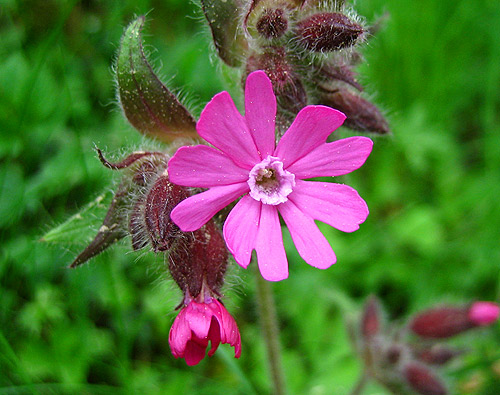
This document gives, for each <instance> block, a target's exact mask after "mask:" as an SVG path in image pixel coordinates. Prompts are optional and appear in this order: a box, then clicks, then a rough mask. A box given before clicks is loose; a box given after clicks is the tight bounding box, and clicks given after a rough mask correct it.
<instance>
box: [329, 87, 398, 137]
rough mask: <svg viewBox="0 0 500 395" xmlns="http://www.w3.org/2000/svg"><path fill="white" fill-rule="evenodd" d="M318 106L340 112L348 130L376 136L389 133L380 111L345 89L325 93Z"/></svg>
mask: <svg viewBox="0 0 500 395" xmlns="http://www.w3.org/2000/svg"><path fill="white" fill-rule="evenodd" d="M320 104H324V105H326V106H329V107H333V108H335V109H337V110H339V111H342V112H343V113H344V114H345V115H346V116H347V119H346V120H345V122H344V126H346V127H348V128H350V129H353V130H357V131H359V132H371V133H378V134H387V133H389V125H388V124H387V121H386V120H385V118H384V116H383V115H382V113H381V112H380V110H379V109H378V108H377V107H376V106H375V105H374V104H372V103H370V102H369V101H368V100H366V99H363V98H362V97H361V96H359V95H356V94H354V93H352V92H350V91H349V90H347V89H339V90H337V91H335V92H328V93H325V94H324V95H323V96H322V97H321V99H320Z"/></svg>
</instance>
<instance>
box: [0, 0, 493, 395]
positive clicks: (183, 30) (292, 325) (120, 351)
mask: <svg viewBox="0 0 500 395" xmlns="http://www.w3.org/2000/svg"><path fill="white" fill-rule="evenodd" d="M357 3H358V4H357V5H356V6H357V10H358V11H359V13H360V14H361V15H365V16H366V18H367V20H368V21H369V22H374V21H376V20H377V18H378V17H380V16H381V15H382V14H383V12H387V13H388V14H389V16H390V17H389V18H388V19H387V22H386V24H385V27H384V28H383V29H382V30H381V31H380V32H379V33H378V34H377V36H376V37H375V38H373V39H372V40H371V41H370V44H369V45H368V46H367V47H366V48H365V51H364V53H365V56H366V59H367V60H368V62H367V64H366V65H363V66H362V67H361V68H360V72H361V74H362V76H363V78H362V79H363V83H365V85H367V86H368V87H369V88H368V90H369V92H370V93H372V94H373V95H374V97H375V98H376V102H377V103H378V104H379V105H381V106H382V107H384V108H385V109H386V110H387V114H388V115H389V119H390V121H391V127H392V130H393V136H392V137H389V138H380V139H377V140H376V144H375V149H374V151H373V154H372V155H371V157H370V158H369V160H368V162H367V164H366V165H365V166H364V167H363V168H362V169H360V170H358V171H356V172H355V173H353V174H351V175H348V176H346V177H344V178H345V182H347V183H349V184H350V185H352V186H354V187H355V188H356V189H357V190H358V191H359V192H360V194H361V195H362V196H363V197H364V198H365V199H366V201H367V203H368V205H369V207H370V210H371V215H370V217H369V218H368V221H367V222H366V223H365V224H364V225H363V226H362V227H361V229H360V230H359V231H358V232H355V233H353V234H342V233H341V232H338V231H336V230H334V229H331V228H329V227H327V226H324V227H322V230H323V232H324V233H325V234H326V235H327V237H328V238H329V239H330V240H331V243H332V245H333V247H334V250H335V252H336V254H337V256H338V263H337V264H336V265H335V266H334V267H332V268H331V269H329V270H327V271H319V270H317V269H313V268H311V267H309V266H308V265H306V264H304V262H303V261H302V260H301V259H300V258H299V257H298V254H297V253H296V251H295V249H294V247H293V244H292V243H291V242H290V240H289V236H287V241H288V244H287V245H288V246H289V247H290V248H289V250H288V251H289V256H290V261H291V273H290V278H289V279H288V280H286V281H283V282H281V283H278V284H275V285H274V286H273V287H274V289H275V291H276V298H277V303H278V309H279V314H280V318H281V326H282V333H281V335H282V341H283V348H284V363H285V367H286V375H287V378H288V386H289V390H290V392H291V393H307V394H315V395H316V394H318V395H319V394H332V393H334V394H340V395H342V394H347V393H348V391H349V389H350V388H351V387H352V386H353V383H354V382H355V381H356V379H357V376H358V375H359V373H360V366H359V362H358V360H357V358H356V356H355V355H354V354H353V350H352V347H351V345H350V344H349V341H348V338H347V333H346V330H345V321H344V314H343V313H345V311H346V310H347V311H348V313H349V314H348V315H349V316H350V315H351V314H354V313H355V311H353V309H354V308H355V306H359V305H360V303H361V302H362V301H363V300H364V298H365V297H366V296H367V295H368V294H369V293H376V294H377V295H378V296H379V297H380V298H381V299H382V300H383V301H384V302H385V304H386V307H387V309H388V314H390V315H391V316H392V317H393V318H396V319H398V318H399V319H405V318H406V317H407V316H408V314H410V313H411V312H414V311H416V310H418V309H421V308H424V307H428V306H430V305H432V304H435V303H439V302H441V301H447V302H457V301H460V302H462V301H468V300H472V299H482V300H498V299H499V296H500V295H499V292H500V288H499V285H500V277H499V271H498V269H499V263H500V247H499V237H498V235H499V231H498V229H499V228H500V205H499V204H498V196H500V182H499V181H500V143H499V133H500V95H499V94H498V92H499V88H500V3H499V2H498V1H496V0H481V1H477V2H470V1H467V0H459V1H451V0H447V1H434V0H421V1H409V0H406V1H402V0H385V1H382V0H364V1H358V2H357ZM145 13H148V18H149V23H148V33H149V35H148V36H146V37H145V40H146V42H147V43H148V44H149V45H150V46H151V47H150V48H149V49H150V51H151V55H152V58H153V59H155V64H156V65H157V66H160V65H161V66H162V68H161V74H162V75H163V76H165V77H166V78H167V79H169V80H170V85H171V86H174V87H178V88H182V90H183V92H184V93H185V94H186V95H187V97H188V99H189V101H190V102H191V103H192V106H193V107H194V108H196V109H197V110H196V111H197V112H198V113H199V110H200V109H201V108H202V106H203V103H205V102H207V101H208V100H209V99H210V98H211V97H212V95H213V94H214V93H216V92H218V91H220V90H221V89H223V88H224V87H225V85H224V83H225V82H226V81H225V80H227V79H228V71H227V70H226V69H225V68H224V67H221V66H220V65H219V64H218V63H217V62H216V61H213V62H211V59H212V60H215V55H214V54H213V51H212V48H211V45H210V43H209V34H208V31H207V28H206V27H204V26H203V25H202V23H201V18H200V13H199V10H198V7H197V5H196V4H193V3H191V2H188V1H186V0H163V1H154V0H135V1H132V0H123V1H102V0H87V1H74V0H73V1H63V0H44V1H42V0H25V1H21V0H19V1H15V0H3V1H2V2H1V3H0V37H1V39H0V237H1V240H0V241H1V245H2V247H1V249H0V295H1V302H0V393H8V394H18V393H19V394H24V393H43V394H46V393H56V394H65V393H89V394H90V393H92V394H108V393H111V394H112V393H127V392H128V393H139V392H143V393H147V394H155V393H179V394H180V393H199V394H214V393H222V392H224V393H227V394H238V393H245V394H247V393H252V392H254V393H266V391H268V375H267V367H266V360H265V352H264V345H263V342H262V340H261V338H260V333H259V327H258V322H257V321H258V320H257V317H256V312H255V303H254V298H253V296H254V295H253V294H254V284H253V279H252V273H251V272H249V271H244V270H240V269H239V268H236V267H233V268H232V270H231V275H230V279H229V280H230V282H231V283H232V286H231V287H229V288H228V290H227V292H226V294H227V295H228V297H227V298H226V303H227V305H228V309H229V310H230V311H231V312H232V313H234V315H235V317H236V319H237V322H238V324H239V326H240V330H241V333H242V341H243V355H242V358H241V360H234V359H233V358H232V357H231V351H232V350H230V349H229V348H227V349H226V348H225V347H221V350H219V351H218V352H217V353H216V356H215V357H214V358H212V359H211V360H205V361H203V362H202V363H201V364H200V365H199V366H197V367H194V368H188V367H187V366H186V365H185V363H184V362H183V361H178V360H174V359H173V357H172V356H171V354H170V351H169V348H168V331H169V328H170V325H171V322H172V320H173V317H174V316H175V312H174V308H175V306H176V305H177V304H178V302H179V298H180V296H181V295H180V293H178V292H177V290H176V289H175V287H174V286H173V284H171V283H170V282H168V281H164V279H165V277H166V276H165V275H164V274H163V273H162V270H161V268H162V258H161V257H155V256H152V255H151V254H144V253H142V254H139V253H132V252H130V247H129V245H128V241H125V242H122V243H121V244H120V246H117V247H115V248H113V249H112V250H111V251H109V252H106V253H104V254H103V255H102V256H99V257H97V258H96V259H94V260H93V261H92V262H91V263H90V264H89V265H86V266H85V267H82V268H80V269H77V270H72V271H70V270H69V269H67V265H68V264H69V263H70V262H71V260H72V258H73V257H74V255H75V253H76V252H77V251H78V248H80V247H82V246H83V245H84V242H85V241H86V240H87V239H88V234H87V233H86V232H82V234H80V235H78V234H76V235H75V236H74V239H73V242H74V243H73V244H74V246H66V247H67V248H70V249H71V250H70V251H65V250H63V249H61V247H60V246H51V245H48V244H45V243H39V239H40V237H41V236H42V235H43V234H44V233H45V232H46V231H47V230H49V229H51V228H52V227H54V226H55V225H58V224H61V223H63V222H64V221H65V220H67V219H68V218H69V217H70V216H71V215H73V214H75V213H76V212H77V211H78V210H79V209H82V208H83V207H85V205H86V204H87V203H89V202H90V201H92V200H94V199H95V198H96V197H97V196H99V195H100V194H101V193H102V192H103V191H108V190H110V189H111V188H112V183H113V179H112V175H111V174H110V173H111V172H110V171H109V170H107V169H105V168H104V167H102V166H101V165H100V163H99V161H98V160H97V159H96V157H95V154H94V152H93V143H96V144H97V145H98V146H99V147H102V148H103V149H107V150H108V151H110V152H112V153H115V154H118V153H120V152H125V151H130V150H131V149H132V148H133V147H137V146H138V145H139V144H141V142H142V139H141V137H140V136H139V135H138V134H137V133H136V132H135V131H134V130H133V129H132V128H131V127H130V126H129V125H128V124H127V123H126V122H125V120H124V118H123V117H122V116H121V114H120V112H119V111H118V109H117V105H116V103H115V102H116V100H115V97H114V82H113V73H112V66H111V65H112V63H113V60H114V56H115V53H116V50H117V46H118V43H119V40H120V36H121V33H122V31H123V28H124V27H125V26H126V25H127V23H128V22H129V21H131V20H132V18H133V17H134V16H135V15H139V14H145ZM155 48H156V49H157V50H155ZM172 76H174V77H172ZM231 89H233V90H234V86H233V87H232V88H231ZM196 111H195V112H196ZM341 134H342V135H348V132H347V131H343V132H342V133H341ZM92 218H93V217H92ZM92 226H93V227H94V229H97V228H98V226H99V218H97V216H96V217H95V218H94V222H93V225H92ZM353 306H354V307H353ZM481 335H482V336H481V337H476V338H471V337H470V336H469V337H466V339H465V340H464V341H466V342H467V343H468V344H469V345H470V344H474V347H471V350H472V352H471V353H470V354H469V356H468V357H467V358H466V359H465V360H464V362H463V363H462V364H459V365H453V366H451V367H450V368H449V369H448V372H449V375H450V376H451V377H453V378H454V379H455V380H454V385H455V386H454V387H453V388H454V390H453V391H452V392H453V393H460V394H461V393H463V394H485V395H486V394H498V393H499V392H500V369H499V363H500V362H499V361H500V351H499V350H500V347H499V344H500V330H499V328H498V326H497V327H496V328H493V329H492V330H485V331H483V332H482V333H481ZM383 391H384V390H383V389H381V388H379V387H377V386H376V385H375V384H371V385H370V386H369V387H368V388H367V390H366V392H365V393H366V394H380V393H384V392H383Z"/></svg>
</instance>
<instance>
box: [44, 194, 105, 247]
mask: <svg viewBox="0 0 500 395" xmlns="http://www.w3.org/2000/svg"><path fill="white" fill-rule="evenodd" d="M112 195H113V194H112V192H111V191H106V192H104V193H103V194H101V195H99V196H98V197H97V198H96V199H94V200H93V201H92V202H90V203H89V204H87V205H86V206H85V207H84V208H83V209H82V210H81V211H80V212H79V213H77V214H75V215H73V216H72V217H70V218H69V219H68V220H67V221H66V222H63V223H62V224H61V225H59V226H56V227H55V228H54V229H51V230H49V231H48V232H47V233H46V234H45V235H44V236H43V237H42V238H41V239H40V241H44V242H47V243H54V244H67V245H83V244H86V243H88V242H90V241H91V240H92V237H93V235H94V234H95V230H96V229H95V228H96V226H97V224H98V223H99V222H100V220H99V219H100V218H103V217H104V216H105V215H106V211H107V210H108V207H109V204H110V203H111V199H112Z"/></svg>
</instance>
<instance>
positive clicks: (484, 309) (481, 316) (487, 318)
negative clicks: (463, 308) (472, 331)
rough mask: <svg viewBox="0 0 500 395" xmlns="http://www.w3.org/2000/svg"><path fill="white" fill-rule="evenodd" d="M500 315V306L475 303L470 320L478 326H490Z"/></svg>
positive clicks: (491, 303) (470, 312) (470, 310)
mask: <svg viewBox="0 0 500 395" xmlns="http://www.w3.org/2000/svg"><path fill="white" fill-rule="evenodd" d="M499 315H500V306H498V304H496V303H493V302H475V303H473V304H472V306H471V307H470V309H469V319H470V320H471V321H472V322H473V323H474V324H475V325H477V326H483V325H490V324H492V323H493V322H495V321H496V320H497V319H498V316H499Z"/></svg>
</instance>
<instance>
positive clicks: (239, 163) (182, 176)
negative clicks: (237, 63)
mask: <svg viewBox="0 0 500 395" xmlns="http://www.w3.org/2000/svg"><path fill="white" fill-rule="evenodd" d="M275 117H276V97H275V95H274V93H273V88H272V84H271V81H270V80H269V78H268V77H267V75H266V74H265V73H264V72H263V71H256V72H253V73H251V74H250V75H249V76H248V78H247V82H246V89H245V116H242V115H241V114H240V113H239V112H238V110H237V109H236V106H235V105H234V102H233V100H232V99H231V97H230V96H229V94H228V93H227V92H221V93H219V94H217V95H216V96H215V97H214V98H213V99H212V100H211V101H210V102H209V103H208V104H207V106H206V107H205V109H204V110H203V112H202V114H201V116H200V120H199V121H198V124H197V131H198V134H199V135H200V136H201V137H202V138H203V139H205V140H206V141H207V142H209V143H210V144H212V145H213V147H208V146H205V145H197V146H192V147H182V148H180V149H179V150H178V151H177V152H176V154H175V155H174V156H173V157H172V159H171V160H170V161H169V165H168V166H169V168H168V171H169V176H170V179H171V180H172V182H174V183H176V184H178V185H183V186H190V187H198V188H208V190H207V191H205V192H202V193H200V194H197V195H194V196H191V197H189V198H188V199H186V200H184V201H182V202H181V203H180V204H179V205H178V206H176V207H175V208H174V210H173V211H172V213H171V217H172V220H173V221H174V222H175V223H176V224H177V225H178V226H179V227H180V228H181V230H183V231H185V232H188V231H194V230H196V229H199V228H200V227H201V226H203V224H205V223H206V222H207V221H208V220H209V219H210V218H212V217H213V216H214V215H215V214H216V213H217V212H218V211H219V210H221V209H222V208H224V207H225V206H227V205H228V204H229V203H231V202H233V201H234V200H236V199H238V198H239V197H240V196H243V197H242V199H241V200H240V201H239V202H238V203H237V204H236V206H235V207H234V208H233V209H232V211H231V212H230V213H229V216H228V218H227V220H226V222H225V224H224V238H225V240H226V243H227V246H228V248H229V250H230V251H231V253H232V254H233V255H234V258H235V260H236V262H237V263H238V264H239V265H241V266H242V267H244V268H246V267H247V266H248V264H249V263H250V258H251V254H252V251H253V250H256V252H257V260H258V265H259V269H260V272H261V273H262V276H263V277H264V278H265V279H267V280H270V281H278V280H282V279H285V278H287V277H288V262H287V258H286V254H285V249H284V247H283V238H282V234H281V227H280V221H279V215H281V217H282V218H283V220H284V221H285V223H286V225H287V226H288V229H289V230H290V234H291V236H292V239H293V242H294V243H295V246H296V247H297V250H298V252H299V254H300V255H301V256H302V258H303V259H304V260H305V261H306V262H307V263H309V264H310V265H312V266H315V267H318V268H320V269H326V268H328V267H330V266H331V265H332V264H334V263H335V261H336V257H335V254H334V252H333V250H332V249H331V247H330V244H329V243H328V241H327V240H326V238H325V237H324V236H323V235H322V234H321V232H320V231H319V229H318V227H317V226H316V224H315V222H314V221H315V220H319V221H322V222H325V223H327V224H329V225H331V226H333V227H335V228H337V229H339V230H342V231H344V232H353V231H355V230H357V229H358V228H359V224H360V223H362V222H364V221H365V219H366V217H367V216H368V207H367V206H366V203H365V202H364V200H363V199H361V197H360V196H359V195H358V193H357V192H356V191H355V190H354V189H352V188H350V187H348V186H346V185H343V184H334V183H329V182H312V181H304V179H306V178H311V177H323V176H340V175H343V174H347V173H350V172H352V171H354V170H356V169H357V168H359V167H360V166H361V165H363V163H364V162H365V160H366V158H367V157H368V155H369V154H370V152H371V149H372V145H373V143H372V141H371V140H370V139H369V138H366V137H351V138H347V139H342V140H338V141H335V142H332V143H327V142H326V139H327V137H328V136H329V135H330V134H331V133H332V132H333V131H334V130H335V129H337V128H338V127H339V126H340V125H342V123H343V122H344V120H345V116H344V114H342V113H341V112H339V111H337V110H334V109H332V108H329V107H325V106H307V107H304V108H303V109H302V110H301V111H300V112H299V113H298V115H297V117H296V118H295V120H294V122H293V123H292V125H291V126H290V128H289V129H288V130H287V131H286V133H285V134H284V135H283V137H282V138H281V140H280V141H279V143H278V144H277V146H276V145H275ZM278 213H279V215H278Z"/></svg>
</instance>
